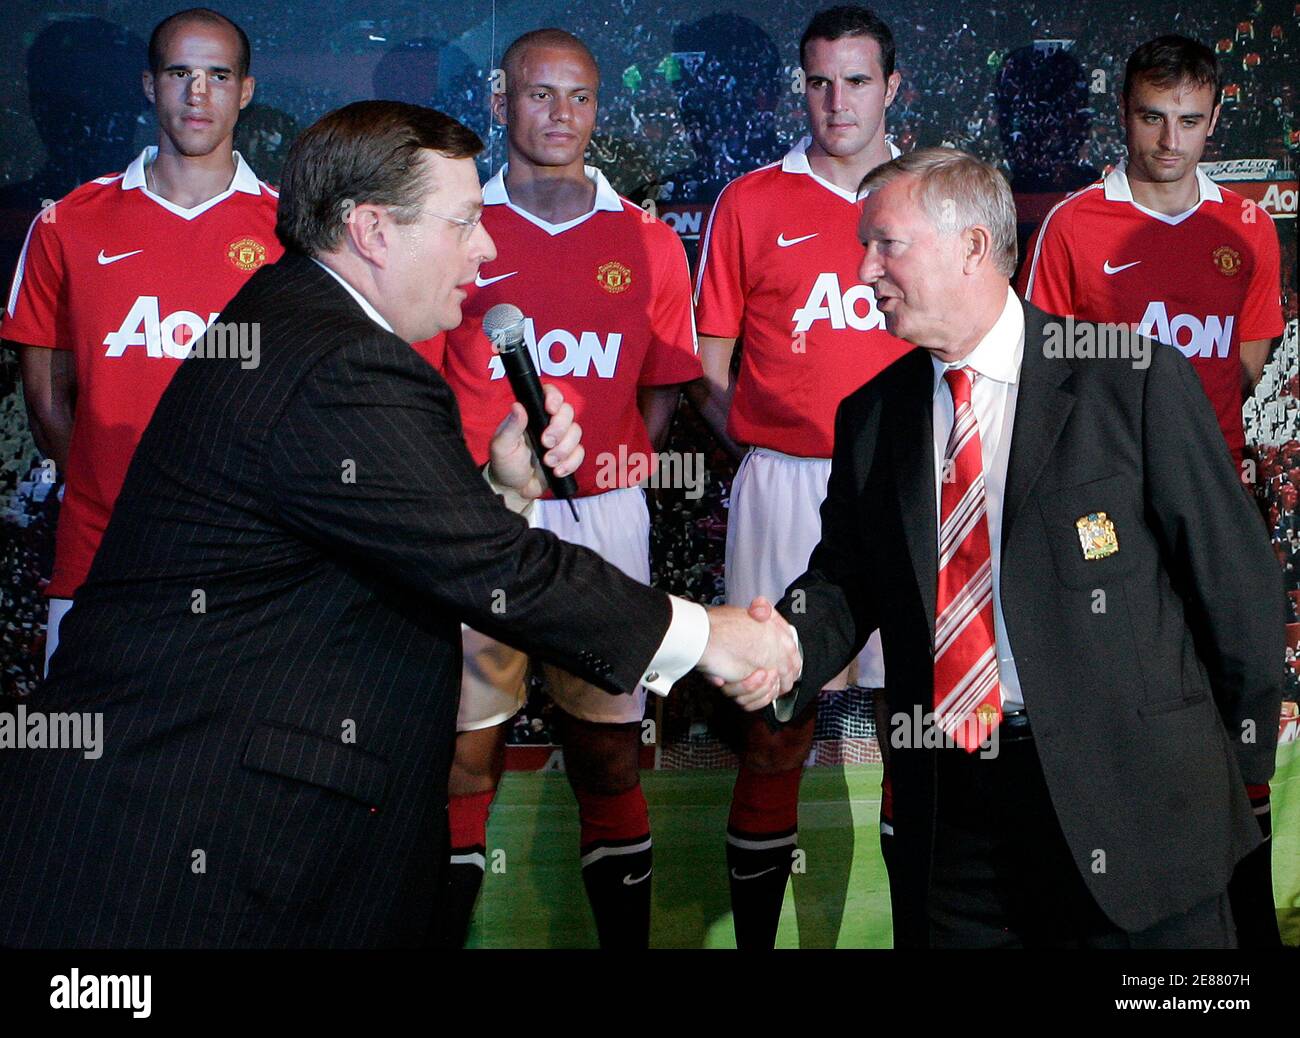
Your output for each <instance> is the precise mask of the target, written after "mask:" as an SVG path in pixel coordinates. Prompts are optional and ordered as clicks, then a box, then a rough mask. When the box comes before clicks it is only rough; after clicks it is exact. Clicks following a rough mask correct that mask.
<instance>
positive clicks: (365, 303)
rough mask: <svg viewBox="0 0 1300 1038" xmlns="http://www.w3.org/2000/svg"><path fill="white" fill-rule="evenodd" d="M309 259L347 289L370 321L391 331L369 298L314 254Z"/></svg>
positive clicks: (390, 327) (391, 328)
mask: <svg viewBox="0 0 1300 1038" xmlns="http://www.w3.org/2000/svg"><path fill="white" fill-rule="evenodd" d="M311 261H312V262H313V263H315V264H316V266H318V267H320V268H321V270H323V271H325V272H326V273H327V274H329V276H330V277H332V278H333V279H334V280H335V281H337V282H338V283H339V284H340V285H342V286H343V287H344V288H346V289H347V290H348V295H350V296H351V297H352V298H353V299H355V300H356V301H357V303H358V305H359V306H360V307H361V309H362V310H364V311H365V312H366V316H367V317H369V318H370V319H371V320H372V321H374V322H375V324H377V325H379V327H380V328H382V329H383V330H384V331H386V332H393V326H392V325H391V324H389V323H388V322H387V321H385V320H384V319H383V318H382V317H381V316H380V315H379V311H378V310H376V309H375V308H374V307H373V306H371V305H370V300H368V299H367V298H366V297H365V296H363V295H362V294H361V293H360V292H358V291H357V290H356V289H355V288H353V287H352V286H351V285H350V284H348V283H347V281H345V280H344V278H343V275H342V274H340V273H339V272H338V271H337V270H335V269H334V268H333V267H328V266H326V265H325V264H324V263H322V262H321V261H320V260H318V259H317V258H316V257H315V256H312V257H311ZM393 334H394V335H396V334H397V333H396V332H393Z"/></svg>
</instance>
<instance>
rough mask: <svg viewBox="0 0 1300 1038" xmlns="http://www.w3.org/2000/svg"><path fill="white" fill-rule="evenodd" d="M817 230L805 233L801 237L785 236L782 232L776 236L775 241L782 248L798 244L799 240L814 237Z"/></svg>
mask: <svg viewBox="0 0 1300 1038" xmlns="http://www.w3.org/2000/svg"><path fill="white" fill-rule="evenodd" d="M816 237H817V232H816V231H814V232H813V233H812V234H805V235H804V236H803V237H802V238H787V237H786V236H785V234H784V233H782V234H778V235H777V236H776V243H777V244H778V245H779V246H781V248H783V249H788V248H789V247H790V246H791V245H798V244H799V243H800V242H801V241H807V240H808V239H809V238H816Z"/></svg>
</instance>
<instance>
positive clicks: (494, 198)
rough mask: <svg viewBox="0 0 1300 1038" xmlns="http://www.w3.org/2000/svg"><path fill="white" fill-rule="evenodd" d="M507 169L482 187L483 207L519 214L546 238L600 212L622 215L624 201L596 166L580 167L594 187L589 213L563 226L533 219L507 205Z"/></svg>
mask: <svg viewBox="0 0 1300 1038" xmlns="http://www.w3.org/2000/svg"><path fill="white" fill-rule="evenodd" d="M509 168H510V163H508V162H507V163H506V164H505V165H504V166H502V167H501V168H500V169H499V170H497V173H496V176H494V177H493V178H492V179H491V180H489V181H488V182H487V183H486V184H484V185H483V204H484V205H506V206H509V207H510V208H511V210H512V211H514V212H516V213H518V214H519V215H520V216H522V217H523V218H524V219H525V220H527V221H528V222H529V223H532V224H536V225H537V226H538V227H540V228H541V229H542V230H544V231H545V232H546V233H547V234H550V235H556V234H560V233H561V232H562V231H567V230H569V229H570V228H571V227H577V226H578V224H580V223H582V222H583V221H585V220H589V219H590V218H591V217H592V215H594V214H595V213H599V212H611V213H621V212H622V211H623V200H622V199H621V198H619V197H618V192H617V191H615V190H614V189H613V188H612V187H611V186H610V183H609V181H608V180H606V179H605V174H604V173H602V172H601V171H600V170H598V169H597V168H596V167H595V166H583V167H582V172H583V175H585V176H586V178H587V179H588V180H590V181H591V182H592V183H593V184H595V185H596V204H595V205H593V206H592V207H591V210H590V212H586V213H583V214H582V215H581V216H579V217H576V218H575V219H572V220H567V221H565V222H564V223H547V222H546V221H545V220H543V219H541V218H540V217H537V216H534V215H533V214H532V213H530V212H528V210H526V209H521V208H519V206H517V205H515V204H514V203H513V202H512V201H510V194H509V192H507V191H506V170H508V169H509Z"/></svg>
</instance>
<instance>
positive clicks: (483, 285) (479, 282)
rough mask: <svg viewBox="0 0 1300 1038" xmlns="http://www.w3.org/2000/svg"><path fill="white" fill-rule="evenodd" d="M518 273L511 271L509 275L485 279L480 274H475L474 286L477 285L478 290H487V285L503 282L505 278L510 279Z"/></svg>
mask: <svg viewBox="0 0 1300 1038" xmlns="http://www.w3.org/2000/svg"><path fill="white" fill-rule="evenodd" d="M518 273H519V271H517V270H512V271H511V272H510V273H509V274H498V275H497V276H496V277H494V278H485V277H483V276H482V275H481V274H475V275H474V284H476V285H478V287H479V288H487V287H488V285H494V284H496V283H497V282H498V281H504V280H505V279H506V278H512V277H514V276H515V275H516V274H518Z"/></svg>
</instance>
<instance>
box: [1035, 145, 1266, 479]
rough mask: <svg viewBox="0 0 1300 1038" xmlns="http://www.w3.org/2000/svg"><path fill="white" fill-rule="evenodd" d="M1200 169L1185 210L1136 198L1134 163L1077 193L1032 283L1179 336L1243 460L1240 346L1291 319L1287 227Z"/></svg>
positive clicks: (1048, 305) (1042, 242) (1040, 251)
mask: <svg viewBox="0 0 1300 1038" xmlns="http://www.w3.org/2000/svg"><path fill="white" fill-rule="evenodd" d="M1196 177H1197V180H1198V182H1199V183H1200V188H1201V201H1200V202H1199V203H1198V204H1197V205H1196V206H1195V207H1194V208H1192V209H1190V210H1188V211H1187V212H1186V213H1181V214H1179V215H1178V216H1166V215H1164V214H1163V213H1156V212H1153V211H1151V210H1150V209H1146V208H1144V207H1142V206H1140V205H1138V204H1137V203H1136V202H1134V201H1133V194H1132V191H1131V189H1130V187H1129V183H1128V177H1127V175H1126V174H1125V171H1124V164H1123V163H1121V164H1120V165H1119V166H1117V167H1116V168H1115V169H1113V170H1112V171H1111V172H1110V173H1108V174H1107V175H1106V176H1105V177H1104V178H1103V179H1102V180H1100V181H1098V182H1097V183H1095V184H1091V185H1089V186H1088V187H1086V188H1083V189H1082V190H1081V191H1076V192H1075V193H1074V194H1072V195H1070V196H1069V197H1068V198H1066V199H1064V200H1063V201H1062V202H1060V203H1059V204H1058V205H1057V206H1056V207H1055V208H1053V209H1052V210H1051V212H1049V213H1048V214H1047V218H1046V219H1045V220H1043V225H1042V226H1041V227H1040V228H1039V229H1038V231H1037V233H1036V234H1035V235H1034V238H1033V239H1032V241H1031V242H1030V245H1029V258H1028V262H1026V263H1025V265H1024V268H1023V270H1022V271H1021V275H1020V279H1021V286H1020V288H1021V294H1022V295H1023V296H1024V297H1025V298H1026V299H1028V300H1029V301H1030V302H1031V303H1033V304H1034V305H1035V306H1037V307H1039V308H1040V309H1042V310H1046V311H1047V312H1048V313H1054V314H1060V315H1062V316H1066V317H1076V318H1078V319H1079V320H1084V321H1097V322H1105V323H1116V324H1119V323H1122V324H1127V325H1130V326H1138V330H1139V331H1140V332H1141V333H1142V334H1143V335H1148V336H1150V337H1151V338H1153V339H1158V340H1160V341H1161V342H1163V343H1165V344H1166V345H1168V346H1177V347H1178V349H1179V350H1181V351H1182V353H1183V354H1184V356H1186V357H1187V358H1188V359H1189V360H1190V361H1191V362H1192V366H1193V367H1194V368H1195V369H1196V372H1197V374H1198V375H1200V378H1201V384H1202V385H1203V386H1204V388H1205V395H1206V396H1208V397H1209V398H1210V403H1211V404H1213V406H1214V411H1215V414H1216V415H1217V416H1218V419H1219V427H1220V428H1221V429H1222V430H1223V437H1224V439H1225V440H1226V441H1227V443H1228V447H1229V449H1230V450H1231V451H1232V453H1233V456H1234V457H1235V458H1236V459H1237V460H1238V461H1240V460H1241V456H1242V452H1243V450H1244V449H1245V445H1246V437H1245V430H1244V428H1243V426H1242V420H1241V402H1242V401H1241V373H1242V369H1241V354H1240V344H1241V343H1242V342H1251V341H1253V340H1256V339H1271V338H1273V337H1274V336H1276V335H1281V334H1282V329H1283V323H1282V304H1281V295H1280V293H1281V281H1280V273H1279V263H1280V259H1279V248H1278V241H1277V232H1276V231H1275V230H1274V228H1273V220H1272V217H1270V216H1269V215H1268V213H1266V212H1265V211H1264V210H1263V209H1262V208H1260V207H1259V206H1257V205H1255V203H1253V202H1251V201H1250V200H1249V199H1246V198H1243V197H1242V196H1241V195H1239V194H1237V193H1236V192H1234V191H1230V190H1228V189H1227V188H1225V187H1222V186H1221V185H1219V184H1216V183H1215V182H1214V181H1213V180H1211V179H1210V178H1209V177H1208V176H1206V174H1205V173H1204V172H1203V171H1202V170H1199V169H1198V170H1197V171H1196Z"/></svg>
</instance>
